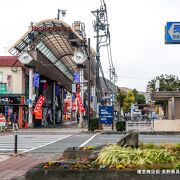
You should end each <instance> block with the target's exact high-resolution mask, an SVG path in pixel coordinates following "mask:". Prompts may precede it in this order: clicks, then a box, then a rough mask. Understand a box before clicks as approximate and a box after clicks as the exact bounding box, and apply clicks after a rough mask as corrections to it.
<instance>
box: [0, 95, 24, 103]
mask: <svg viewBox="0 0 180 180" xmlns="http://www.w3.org/2000/svg"><path fill="white" fill-rule="evenodd" d="M20 98H21V97H20V96H17V97H11V96H8V97H0V104H4V105H9V104H20ZM21 104H25V100H24V101H23V102H21Z"/></svg>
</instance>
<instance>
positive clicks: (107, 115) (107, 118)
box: [99, 106, 114, 124]
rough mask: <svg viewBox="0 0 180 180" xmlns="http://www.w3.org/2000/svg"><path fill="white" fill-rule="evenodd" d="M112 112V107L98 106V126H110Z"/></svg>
mask: <svg viewBox="0 0 180 180" xmlns="http://www.w3.org/2000/svg"><path fill="white" fill-rule="evenodd" d="M113 111H114V110H113V106H99V119H100V124H112V123H113V114H114V113H113Z"/></svg>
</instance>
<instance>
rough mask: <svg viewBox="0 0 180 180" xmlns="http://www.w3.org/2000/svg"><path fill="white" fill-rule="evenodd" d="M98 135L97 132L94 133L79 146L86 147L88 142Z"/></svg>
mask: <svg viewBox="0 0 180 180" xmlns="http://www.w3.org/2000/svg"><path fill="white" fill-rule="evenodd" d="M96 136H97V134H95V135H93V136H92V137H90V138H89V139H88V140H87V141H85V142H84V143H82V144H81V145H80V146H79V147H84V146H85V145H86V144H87V143H88V142H90V141H91V140H92V139H93V138H95V137H96Z"/></svg>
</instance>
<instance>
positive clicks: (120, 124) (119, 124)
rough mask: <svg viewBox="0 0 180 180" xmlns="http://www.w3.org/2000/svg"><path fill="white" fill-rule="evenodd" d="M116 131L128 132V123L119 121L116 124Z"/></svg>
mask: <svg viewBox="0 0 180 180" xmlns="http://www.w3.org/2000/svg"><path fill="white" fill-rule="evenodd" d="M116 130H117V131H125V130H126V121H117V122H116Z"/></svg>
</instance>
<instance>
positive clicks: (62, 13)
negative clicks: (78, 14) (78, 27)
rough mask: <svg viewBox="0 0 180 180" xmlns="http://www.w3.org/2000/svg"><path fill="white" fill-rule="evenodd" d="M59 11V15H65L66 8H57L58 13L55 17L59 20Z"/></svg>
mask: <svg viewBox="0 0 180 180" xmlns="http://www.w3.org/2000/svg"><path fill="white" fill-rule="evenodd" d="M60 13H61V16H62V17H65V16H66V10H60V9H58V14H57V19H58V20H59V18H60Z"/></svg>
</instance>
